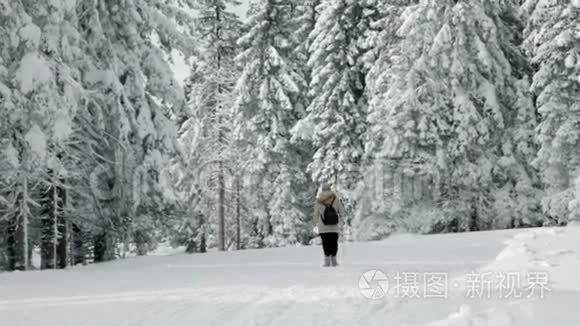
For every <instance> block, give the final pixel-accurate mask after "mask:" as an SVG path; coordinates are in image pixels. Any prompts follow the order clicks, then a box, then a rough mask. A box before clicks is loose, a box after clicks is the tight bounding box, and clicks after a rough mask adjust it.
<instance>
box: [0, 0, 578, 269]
mask: <svg viewBox="0 0 580 326" xmlns="http://www.w3.org/2000/svg"><path fill="white" fill-rule="evenodd" d="M237 4H238V2H237V1H235V0H155V1H145V0H133V1H128V0H127V1H106V0H96V1H95V0H70V1H60V2H59V1H52V2H50V3H46V4H43V3H37V2H36V1H27V0H20V1H7V0H0V16H1V18H2V20H1V23H0V27H1V29H0V42H1V44H2V45H3V46H2V47H1V48H0V104H1V106H2V110H1V111H0V114H1V115H2V117H1V118H2V119H1V121H2V123H1V124H0V134H1V135H2V137H1V140H2V141H1V143H0V148H1V149H2V155H1V156H0V170H1V171H2V174H1V177H0V213H1V214H2V215H1V217H0V269H2V268H4V269H9V270H13V269H28V268H29V267H30V266H31V263H30V260H31V257H32V251H33V249H34V248H40V256H41V264H40V267H41V268H64V267H66V266H68V265H74V264H77V263H87V262H93V261H94V262H100V261H107V260H111V259H115V258H120V257H124V256H126V255H130V254H139V255H143V254H146V253H147V252H149V251H151V250H154V248H155V245H156V244H157V243H158V242H161V241H169V242H170V243H171V244H173V245H183V246H186V250H187V251H188V252H204V251H206V250H208V249H209V248H217V249H219V250H229V249H245V248H262V247H273V246H282V245H297V244H308V243H310V242H311V241H313V234H312V230H311V229H312V225H311V218H312V217H311V214H312V212H311V209H312V202H313V200H314V197H315V194H316V189H317V186H318V184H319V183H321V182H328V181H332V182H333V183H334V184H335V185H336V187H337V188H338V190H339V192H340V193H341V196H342V197H343V200H344V201H345V204H347V207H348V209H349V211H350V213H351V214H349V217H348V223H347V224H348V225H347V227H346V236H347V237H348V238H352V239H361V240H370V239H380V238H383V237H385V236H388V235H389V234H391V233H392V232H395V231H401V230H403V231H411V232H421V233H439V232H461V231H474V230H489V229H498V228H514V227H526V226H543V225H565V224H567V223H568V222H569V221H570V220H573V219H576V218H578V217H580V216H579V214H580V204H579V203H580V186H579V185H578V182H580V181H578V179H579V175H580V170H579V166H580V144H579V140H578V136H580V135H579V134H580V128H579V127H580V113H579V112H580V107H579V105H580V80H579V79H578V76H579V75H580V36H579V34H578V31H577V22H578V21H579V20H580V17H579V15H580V8H579V4H578V2H577V1H575V0H572V1H560V2H553V1H545V0H527V1H518V0H502V1H491V0H478V1H465V0H444V1H435V0H383V1H379V0H358V1H355V0H318V1H317V0H258V1H253V2H251V3H250V7H249V10H248V13H247V16H248V17H247V19H242V18H240V17H239V16H237V15H236V14H235V13H234V12H235V10H234V9H235V8H236V5H237ZM175 52H179V53H181V54H182V55H183V56H185V57H186V58H187V63H188V65H189V68H188V69H190V74H189V77H188V78H187V79H186V80H185V81H183V83H180V81H176V80H175V77H174V72H173V71H172V69H175V68H174V67H173V68H172V60H173V58H174V54H175Z"/></svg>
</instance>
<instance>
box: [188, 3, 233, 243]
mask: <svg viewBox="0 0 580 326" xmlns="http://www.w3.org/2000/svg"><path fill="white" fill-rule="evenodd" d="M238 3H239V2H238V1H234V0H200V1H198V5H199V11H200V12H199V16H198V17H196V23H195V24H196V32H197V34H198V35H199V37H200V44H199V48H200V49H201V51H200V54H199V56H198V58H197V59H198V60H197V62H195V63H194V66H193V67H192V74H191V77H190V78H189V86H188V87H189V94H188V97H189V104H188V108H189V110H188V112H187V114H186V119H185V120H184V121H183V124H182V126H181V127H180V143H181V144H182V148H183V157H184V160H183V166H184V168H185V169H186V172H185V174H184V175H183V176H182V177H181V184H182V185H183V186H185V187H186V189H185V193H187V194H188V196H189V198H190V201H191V202H193V203H194V204H193V205H192V213H191V214H192V215H193V216H194V217H195V219H196V221H194V222H193V223H194V224H195V225H198V231H199V232H194V233H196V234H192V236H193V237H196V238H197V239H196V241H195V242H196V243H197V244H200V243H206V236H210V235H213V234H215V235H217V246H218V248H219V249H220V250H225V249H226V247H227V235H226V216H225V215H226V213H227V210H228V209H230V210H232V207H231V206H229V204H233V203H235V201H234V200H228V199H227V198H226V196H227V195H229V193H228V191H227V189H226V188H227V186H228V182H229V181H231V180H228V179H227V176H233V175H232V172H235V171H236V170H237V167H236V165H235V164H236V160H237V157H236V151H235V149H234V147H233V146H232V142H231V135H230V134H231V128H232V126H231V116H232V107H233V101H234V95H233V94H232V92H233V88H234V84H235V81H236V79H237V78H238V75H239V72H238V70H237V69H236V67H235V64H234V57H235V56H236V54H237V52H238V46H237V44H236V41H237V39H238V37H239V35H240V34H239V33H240V29H241V27H242V23H241V21H240V20H239V18H238V17H237V15H236V14H234V13H233V12H231V11H230V10H231V6H234V5H237V4H238ZM214 208H215V211H216V214H213V211H214ZM213 218H215V219H216V222H217V226H218V227H217V229H216V230H215V232H212V233H208V234H206V232H210V231H212V230H211V229H210V226H211V225H210V222H211V220H210V219H213Z"/></svg>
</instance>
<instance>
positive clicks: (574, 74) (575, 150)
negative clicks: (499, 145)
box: [522, 0, 580, 224]
mask: <svg viewBox="0 0 580 326" xmlns="http://www.w3.org/2000/svg"><path fill="white" fill-rule="evenodd" d="M522 13H523V16H524V17H526V18H527V26H526V30H525V42H524V49H525V51H526V54H527V55H528V57H529V59H530V61H531V63H532V65H533V66H534V68H535V74H534V77H533V82H532V85H531V91H532V92H533V94H534V96H535V97H536V103H535V104H536V107H537V109H538V113H539V115H540V116H541V123H540V125H539V126H538V129H537V141H538V143H539V145H540V149H539V152H538V156H537V159H536V161H535V162H534V163H535V165H536V166H537V167H538V169H539V170H540V172H541V175H542V179H543V182H544V184H545V188H546V197H545V198H544V200H543V210H544V213H545V214H546V215H547V216H548V217H549V218H550V219H551V220H552V221H553V223H557V224H563V223H566V221H567V219H568V217H569V215H570V212H569V210H568V206H569V202H570V201H571V200H572V197H573V183H574V178H575V176H576V175H577V173H578V170H579V169H580V78H579V77H578V76H580V32H579V27H578V26H579V23H578V22H579V21H580V3H579V2H578V1H575V0H571V1H546V0H528V1H526V2H525V3H524V4H523V6H522Z"/></svg>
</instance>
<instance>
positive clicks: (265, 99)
mask: <svg viewBox="0 0 580 326" xmlns="http://www.w3.org/2000/svg"><path fill="white" fill-rule="evenodd" d="M256 9H257V10H256V12H255V13H254V15H253V16H251V17H250V18H249V20H248V22H247V25H248V26H249V31H248V32H247V33H246V35H244V36H242V37H241V38H240V39H239V41H238V44H239V45H240V46H241V47H242V48H243V50H242V52H241V53H240V54H239V55H238V57H237V58H236V60H237V62H238V64H239V65H240V66H241V67H244V70H243V72H242V75H241V77H240V79H239V80H238V83H237V86H236V95H237V102H236V106H235V108H236V139H237V140H238V142H239V144H240V146H241V150H242V153H243V157H244V160H245V161H246V162H248V165H247V166H246V167H245V170H246V171H248V172H249V173H251V174H257V175H260V176H262V177H261V178H259V179H258V180H259V181H260V182H265V183H266V184H264V185H262V186H265V187H267V188H271V187H273V189H270V191H268V189H267V188H266V189H262V190H261V193H262V195H263V197H264V198H260V199H257V200H258V202H259V201H262V200H263V201H265V203H262V204H259V203H258V205H257V206H258V207H259V206H262V207H265V211H264V212H263V217H264V219H265V220H264V221H261V223H260V224H261V225H263V227H264V229H265V234H266V235H267V239H265V244H266V245H281V244H287V243H296V242H298V241H303V238H304V237H303V234H304V233H306V232H309V231H310V228H309V227H308V225H307V223H308V222H309V214H308V213H309V212H308V211H309V209H310V205H309V204H308V199H309V198H308V197H307V195H308V193H307V191H305V190H307V189H308V186H307V177H306V175H305V171H304V170H303V169H302V167H303V165H302V163H303V160H304V156H303V155H304V153H305V151H303V150H301V148H300V147H299V146H298V145H296V144H293V143H291V141H290V140H291V133H290V130H291V128H292V127H293V126H294V124H295V123H296V121H297V119H299V118H300V117H302V116H303V107H302V106H301V103H300V102H299V100H300V99H301V94H300V91H301V90H302V89H303V87H300V86H301V85H302V84H303V82H302V76H301V75H300V74H299V73H298V72H297V71H295V69H294V68H295V66H294V65H293V63H292V61H291V59H293V56H294V49H295V45H296V43H295V42H294V39H293V33H294V32H295V26H294V24H293V23H292V22H293V20H292V17H293V14H294V9H295V6H293V3H292V1H288V0H261V1H260V2H259V3H258V6H257V8H256ZM254 186H255V185H254Z"/></svg>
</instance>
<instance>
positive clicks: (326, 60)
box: [293, 0, 366, 192]
mask: <svg viewBox="0 0 580 326" xmlns="http://www.w3.org/2000/svg"><path fill="white" fill-rule="evenodd" d="M318 8H319V12H320V17H319V18H318V19H317V21H316V24H315V27H314V30H313V31H312V33H311V34H310V36H309V38H310V40H309V42H310V49H309V51H310V57H309V61H308V66H309V67H310V68H311V69H312V73H311V81H310V86H309V88H310V90H309V95H310V96H311V99H312V100H311V103H310V105H309V106H308V108H307V114H306V116H305V117H304V118H303V119H301V120H300V121H299V122H298V123H297V125H296V126H295V128H294V129H293V134H294V136H295V138H296V139H300V140H303V141H305V142H306V143H310V144H312V145H313V146H314V148H315V150H316V153H315V154H314V158H313V160H312V162H311V163H310V165H309V172H310V173H311V174H312V179H313V180H314V181H315V182H323V181H329V180H332V181H336V182H337V183H338V184H339V187H340V188H341V189H343V190H344V191H345V192H346V191H348V190H349V189H352V188H353V186H354V183H355V180H356V179H357V175H358V168H359V163H360V159H361V156H362V153H363V145H362V141H361V140H362V135H363V134H364V132H365V127H366V123H365V119H366V118H365V116H366V108H365V106H364V105H363V103H361V102H364V101H361V98H362V97H363V91H364V83H363V79H364V75H363V74H362V71H361V67H360V65H359V58H360V56H361V50H360V49H359V48H358V44H359V43H358V35H359V33H360V32H361V31H359V30H357V27H358V24H359V22H360V19H361V17H362V7H361V6H360V5H359V2H357V1H349V0H340V1H324V0H323V1H322V2H321V4H320V5H319V6H318Z"/></svg>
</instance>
